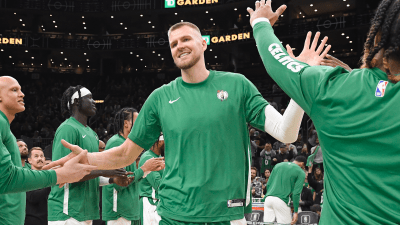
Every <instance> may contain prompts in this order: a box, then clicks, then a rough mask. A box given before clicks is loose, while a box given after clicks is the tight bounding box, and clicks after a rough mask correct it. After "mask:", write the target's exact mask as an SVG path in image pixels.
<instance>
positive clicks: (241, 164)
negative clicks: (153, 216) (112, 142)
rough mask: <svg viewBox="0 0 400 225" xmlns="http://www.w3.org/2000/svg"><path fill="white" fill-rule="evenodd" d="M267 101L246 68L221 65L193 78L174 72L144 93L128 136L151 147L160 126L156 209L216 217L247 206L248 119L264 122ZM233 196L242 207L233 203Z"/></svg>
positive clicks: (189, 218) (200, 218)
mask: <svg viewBox="0 0 400 225" xmlns="http://www.w3.org/2000/svg"><path fill="white" fill-rule="evenodd" d="M267 105H268V102H267V101H266V100H265V99H264V98H263V97H262V96H261V94H260V93H259V91H258V90H257V88H256V87H255V86H254V85H253V84H252V83H251V82H250V81H249V80H247V79H246V78H245V77H244V76H243V75H240V74H235V73H228V72H218V71H210V74H209V76H208V78H207V79H206V80H204V81H202V82H200V83H195V84H192V83H186V82H184V81H183V80H182V78H181V77H179V78H177V79H176V80H174V81H172V82H171V83H169V84H167V85H163V86H162V87H160V88H158V89H156V90H155V91H154V92H153V93H152V94H151V95H150V96H149V98H148V99H147V100H146V102H145V104H144V105H143V108H142V110H141V111H140V113H139V116H138V118H137V120H136V121H135V125H134V126H133V129H132V131H131V133H130V134H129V136H128V137H129V138H130V139H131V140H132V141H133V142H135V143H136V144H138V145H139V146H141V147H142V148H144V149H149V148H150V147H151V146H152V145H153V143H154V142H155V141H156V140H157V138H158V137H159V135H160V132H161V131H162V132H163V134H164V141H165V164H166V167H165V171H164V174H163V176H164V177H163V180H162V182H161V184H160V187H159V198H160V201H159V203H158V206H157V212H158V213H159V215H160V216H162V217H167V218H170V219H174V220H179V221H186V222H218V221H230V220H236V219H241V218H243V217H244V213H245V212H246V213H247V212H251V203H250V185H251V184H250V182H249V181H250V160H251V152H250V153H249V151H250V139H249V134H248V130H247V124H248V123H250V124H251V125H252V126H254V127H256V128H258V129H262V130H264V125H265V112H264V110H265V106H267ZM238 199H245V200H244V204H243V205H244V206H246V203H247V207H246V210H245V207H241V206H238V205H240V203H239V204H231V203H236V201H230V200H238ZM228 206H230V207H228Z"/></svg>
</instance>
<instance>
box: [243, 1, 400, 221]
mask: <svg viewBox="0 0 400 225" xmlns="http://www.w3.org/2000/svg"><path fill="white" fill-rule="evenodd" d="M399 10H400V1H399V0H384V1H382V2H381V3H380V5H379V7H378V9H377V10H376V14H375V17H374V19H373V20H372V26H371V28H370V31H369V33H368V37H367V40H366V42H365V46H364V56H363V65H362V66H361V69H354V70H352V71H351V72H349V71H347V70H345V69H343V68H341V67H336V68H332V67H327V66H310V65H308V64H305V63H302V62H300V61H297V60H296V59H293V58H291V57H289V56H288V54H287V53H286V51H285V49H284V48H283V47H282V45H281V43H280V41H279V39H278V38H277V37H276V36H275V35H274V31H273V29H272V27H271V24H270V22H271V21H269V19H271V18H274V13H273V11H272V10H271V1H267V2H265V1H264V0H262V1H261V2H256V10H255V11H253V10H252V9H248V11H249V13H250V14H251V18H250V22H251V25H252V26H253V29H254V38H255V39H256V43H257V47H258V50H259V53H260V55H261V58H262V60H263V62H264V65H265V68H266V69H267V71H268V74H270V75H271V77H272V78H273V79H274V80H275V81H276V82H277V83H278V85H279V86H280V87H281V88H282V89H283V90H284V91H285V92H286V93H287V94H288V95H289V96H290V97H292V98H293V99H294V100H295V101H296V102H297V103H299V105H300V106H301V107H302V108H303V109H304V110H305V112H306V113H307V114H308V115H309V116H310V117H311V119H312V120H313V122H314V125H315V128H316V130H317V131H318V137H319V140H320V143H321V148H322V149H323V154H324V159H323V162H324V167H325V181H324V186H325V191H324V208H323V210H322V216H321V220H320V224H322V225H325V224H349V225H353V224H354V225H355V224H392V225H394V224H399V222H400V213H399V212H398V209H399V208H400V191H399V190H400V182H399V180H400V173H399V172H398V171H399V167H400V149H399V146H398V143H397V142H398V141H397V140H398V139H399V137H400V117H399V112H398V109H399V108H400V84H399V83H398V81H399V80H400V76H398V75H399V73H400V66H399V65H400V50H399V45H400V40H399V37H400V14H399ZM310 36H311V34H309V35H308V36H307V39H306V43H305V48H304V50H303V54H301V55H300V56H299V57H298V58H299V59H301V58H304V57H309V56H310V54H308V53H309V51H311V50H314V49H315V48H316V45H317V42H318V37H319V33H317V35H316V37H315V38H314V41H313V43H312V45H311V47H310ZM325 42H326V38H325V39H324V40H323V41H322V43H325ZM322 50H323V47H321V48H318V49H317V53H321V52H322ZM311 55H312V54H311ZM322 58H323V56H322V57H320V58H318V57H316V58H315V61H320V60H322Z"/></svg>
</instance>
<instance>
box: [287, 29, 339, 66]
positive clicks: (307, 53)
mask: <svg viewBox="0 0 400 225" xmlns="http://www.w3.org/2000/svg"><path fill="white" fill-rule="evenodd" d="M311 35H312V32H308V33H307V37H306V40H305V42H304V48H303V51H302V52H301V53H300V55H299V56H297V57H295V56H294V55H293V51H292V48H291V47H290V46H289V45H286V50H287V52H288V54H289V56H290V57H292V58H294V59H297V60H299V61H300V62H304V63H307V64H308V65H310V66H319V65H321V62H322V60H323V59H324V58H325V56H326V55H327V54H328V52H329V50H330V49H331V47H332V46H331V45H328V46H327V47H326V48H325V50H324V47H325V44H326V42H327V41H328V37H324V39H322V41H321V44H320V45H319V46H318V48H317V50H315V49H316V47H317V45H318V39H319V36H320V35H321V33H320V32H317V33H316V34H315V37H314V40H313V42H312V44H311V46H310V41H311ZM322 50H324V51H323V52H322Z"/></svg>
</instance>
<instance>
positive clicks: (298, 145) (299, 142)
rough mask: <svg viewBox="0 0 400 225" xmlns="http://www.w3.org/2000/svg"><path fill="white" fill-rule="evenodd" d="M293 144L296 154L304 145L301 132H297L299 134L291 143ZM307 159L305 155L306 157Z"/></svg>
mask: <svg viewBox="0 0 400 225" xmlns="http://www.w3.org/2000/svg"><path fill="white" fill-rule="evenodd" d="M293 145H294V146H296V150H297V155H298V154H299V153H300V152H301V149H302V148H303V146H304V142H303V136H302V135H301V133H300V132H299V136H297V141H295V142H294V143H293ZM306 159H307V157H306Z"/></svg>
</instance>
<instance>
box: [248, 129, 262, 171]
mask: <svg viewBox="0 0 400 225" xmlns="http://www.w3.org/2000/svg"><path fill="white" fill-rule="evenodd" d="M256 132H258V131H256ZM250 143H251V158H252V162H251V165H252V166H254V167H256V168H257V169H259V168H260V165H259V163H258V162H259V160H258V157H257V151H258V148H259V147H260V140H259V139H255V140H253V141H250Z"/></svg>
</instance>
